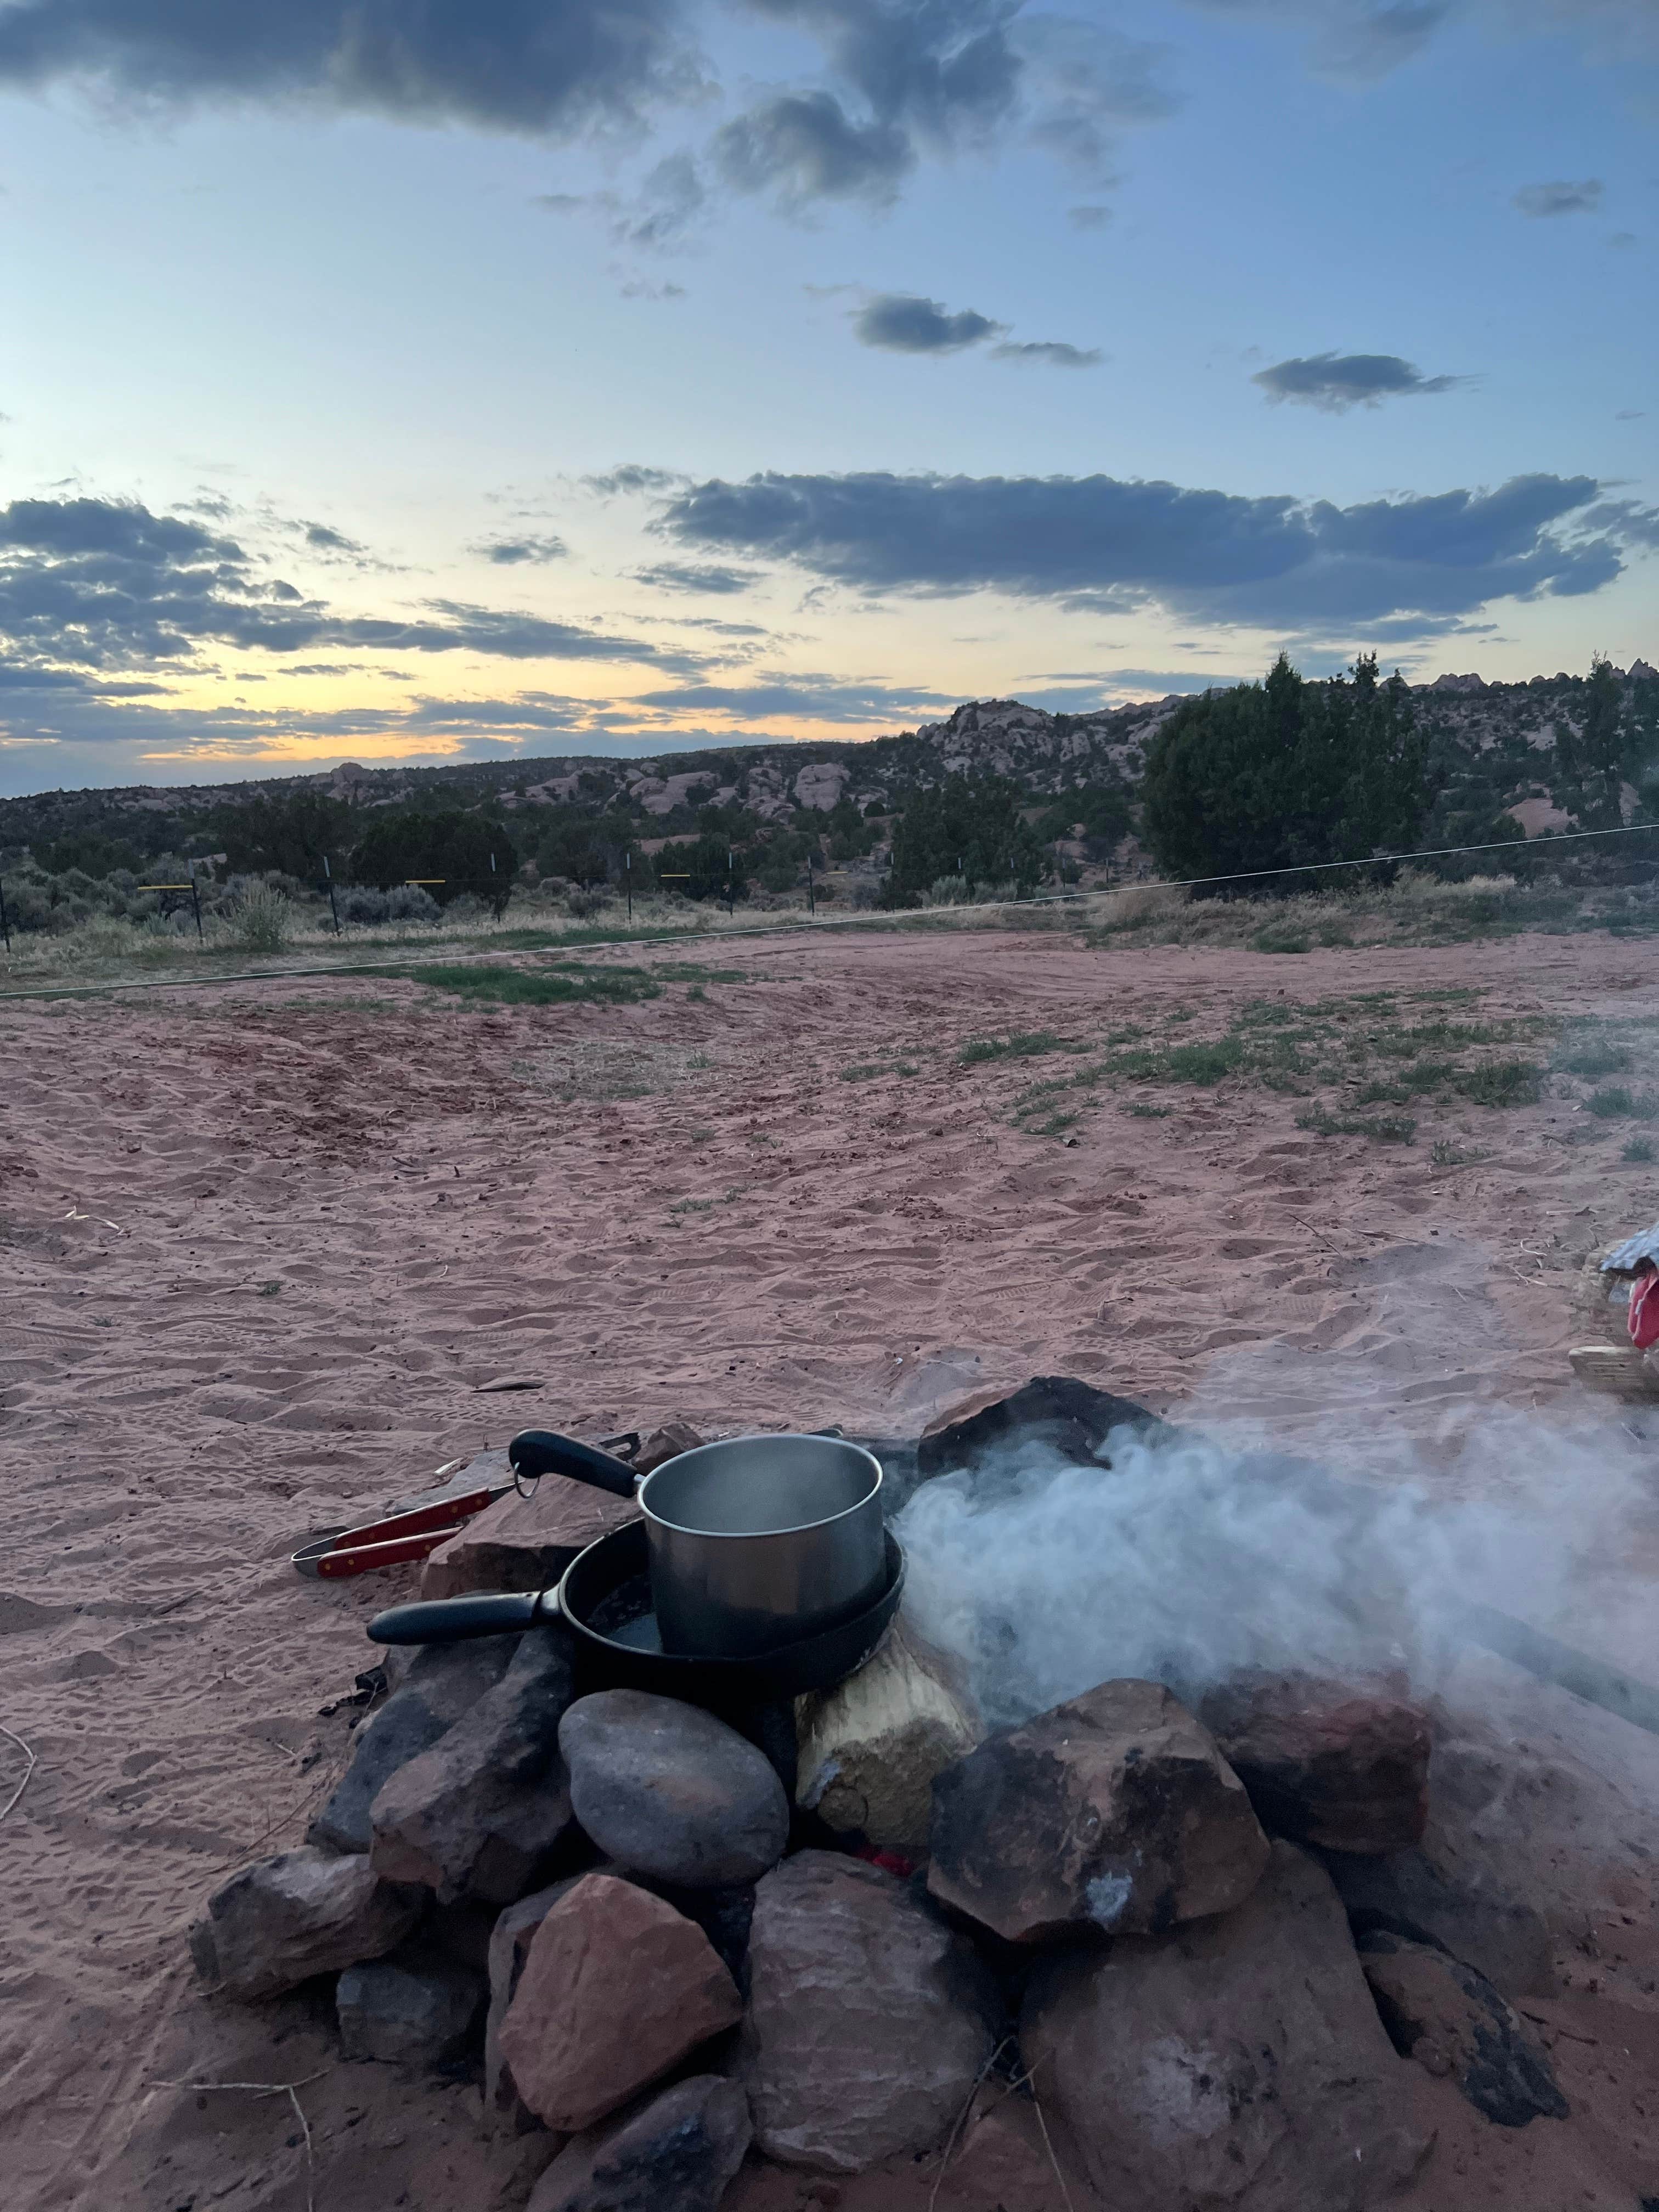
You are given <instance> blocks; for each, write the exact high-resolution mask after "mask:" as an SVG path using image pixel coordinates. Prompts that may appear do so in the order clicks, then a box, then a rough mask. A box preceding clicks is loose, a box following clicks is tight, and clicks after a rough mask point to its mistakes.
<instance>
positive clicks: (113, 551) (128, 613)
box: [0, 498, 700, 671]
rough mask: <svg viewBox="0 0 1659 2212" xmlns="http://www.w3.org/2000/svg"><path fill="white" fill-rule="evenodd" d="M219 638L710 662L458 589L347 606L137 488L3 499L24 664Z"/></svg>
mask: <svg viewBox="0 0 1659 2212" xmlns="http://www.w3.org/2000/svg"><path fill="white" fill-rule="evenodd" d="M208 644H214V645H230V646H235V647H244V648H247V649H252V650H258V651H263V652H268V653H299V652H304V651H307V649H313V648H315V647H319V646H321V647H345V648H348V649H350V648H357V649H360V650H374V651H379V652H386V651H392V652H407V653H457V652H466V653H488V654H490V655H495V656H500V657H501V658H504V659H605V660H652V661H654V662H656V663H657V664H658V665H660V666H671V665H677V660H678V665H686V666H693V667H695V666H696V665H700V664H699V663H698V662H697V661H696V659H695V657H690V656H684V655H681V656H678V657H671V656H670V655H667V654H665V653H662V652H661V651H660V650H659V648H657V647H653V646H651V645H648V644H645V643H642V642H641V641H637V640H635V639H629V638H623V637H612V636H609V635H605V633H603V632H601V631H597V630H590V629H579V628H577V627H575V626H574V625H573V624H571V623H562V622H556V621H551V620H549V619H548V618H546V617H543V616H539V615H532V614H525V613H519V612H511V611H507V612H503V611H500V610H498V609H495V608H492V607H479V606H473V605H469V604H466V603H463V602H458V601H455V600H451V599H434V600H430V601H428V602H427V604H426V605H425V606H424V607H423V608H422V610H421V611H418V612H416V613H414V614H408V615H390V616H378V617H377V616H362V615H342V614H338V613H337V612H336V611H334V610H333V609H332V608H331V607H330V606H329V605H327V604H326V603H325V602H324V601H321V600H318V599H306V598H305V597H304V596H303V595H302V594H301V592H298V591H296V590H295V587H294V586H293V585H292V584H289V583H287V582H284V581H283V580H282V579H280V578H273V577H269V576H267V575H265V574H264V573H263V572H262V571H261V570H260V569H259V568H258V566H257V565H256V563H255V562H254V561H253V559H252V556H250V555H249V554H247V553H246V551H245V550H243V548H242V547H241V546H240V544H237V542H236V541H235V539H234V538H226V537H222V536H218V535H216V534H215V533H214V532H211V531H210V530H208V529H207V528H206V527H205V526H204V525H202V524H201V523H199V522H194V521H187V520H184V519H183V518H182V517H180V516H178V515H156V514H152V513H150V511H149V509H148V508H147V507H143V506H141V505H140V504H139V503H138V502H137V501H121V500H105V499H93V498H79V499H64V500H29V499H21V500H14V501H12V502H11V504H10V505H9V507H4V508H0V652H9V653H10V654H11V655H12V656H13V657H14V658H15V660H16V662H17V663H18V664H20V665H22V666H24V667H34V668H47V667H64V666H67V667H70V668H79V669H84V670H103V671H111V670H122V669H128V668H143V667H165V666H167V665H169V664H172V665H183V664H187V663H189V662H191V660H193V659H194V658H195V656H196V654H197V649H198V648H199V647H202V646H204V645H208Z"/></svg>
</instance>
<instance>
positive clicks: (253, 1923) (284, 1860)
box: [190, 1844, 427, 1997]
mask: <svg viewBox="0 0 1659 2212" xmlns="http://www.w3.org/2000/svg"><path fill="white" fill-rule="evenodd" d="M426 1904H427V1900H426V1898H425V1896H424V1895H423V1893H422V1892H421V1891H420V1890H418V1889H404V1888H399V1887H395V1886H394V1885H393V1884H392V1883H390V1882H386V1881H381V1880H380V1877H379V1876H378V1875H376V1874H375V1872H374V1869H373V1868H372V1867H371V1866H370V1864H369V1863H368V1860H367V1859H365V1858H361V1857H348V1858H337V1857H333V1856H332V1855H331V1853H329V1852H327V1851H319V1850H316V1849H315V1848H313V1846H312V1845H310V1844H303V1845H301V1848H300V1849H299V1850H294V1851H278V1852H277V1853H276V1856H275V1857H273V1858H267V1859H259V1860H257V1861H256V1862H255V1863H254V1864H253V1865H252V1866H246V1867H244V1868H243V1869H241V1871H240V1873H239V1874H234V1875H232V1876H231V1878H230V1880H229V1881H228V1882H226V1883H225V1885H224V1887H222V1888H221V1889H217V1890H216V1891H215V1892H214V1893H213V1895H212V1896H211V1897H210V1899H208V1907H207V1911H206V1912H205V1914H204V1916H203V1917H202V1918H201V1919H200V1920H198V1921H197V1923H196V1925H195V1926H194V1927H193V1928H192V1929H191V1931H190V1952H191V1958H192V1960H194V1961H195V1965H196V1971H197V1973H198V1974H199V1975H200V1976H201V1977H202V1979H203V1980H204V1982H207V1983H209V1984H212V1985H214V1986H216V1987H217V1988H221V1989H223V1990H226V1991H227V1992H228V1994H229V1995H230V1996H235V1997H269V1996H278V1995H279V1994H280V1993H281V1992H282V1991H283V1990H291V1989H295V1988H297V1987H298V1986H299V1984H301V1982H305V1981H309V1980H310V1978H311V1977H312V1976H313V1974H333V1973H337V1972H339V1971H340V1969H341V1968H342V1967H343V1966H355V1965H356V1963H357V1962H358V1960H362V1959H378V1958H380V1957H381V1956H382V1955H383V1954H385V1953H386V1952H387V1951H392V1950H395V1949H396V1948H397V1947H398V1944H399V1943H401V1942H403V1940H404V1936H407V1935H408V1933H409V1931H410V1929H411V1928H413V1927H414V1925H415V1923H416V1921H417V1920H418V1919H419V1918H420V1917H421V1915H422V1912H423V1911H425V1910H426Z"/></svg>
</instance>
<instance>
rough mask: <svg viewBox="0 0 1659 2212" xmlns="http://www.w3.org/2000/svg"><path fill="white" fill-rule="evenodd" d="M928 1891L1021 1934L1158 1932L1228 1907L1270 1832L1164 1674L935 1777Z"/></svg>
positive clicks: (1015, 1936) (1053, 1718)
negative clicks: (1164, 1680) (1161, 1678)
mask: <svg viewBox="0 0 1659 2212" xmlns="http://www.w3.org/2000/svg"><path fill="white" fill-rule="evenodd" d="M932 1848H933V1863H932V1865H931V1866H930V1868H929V1869H928V1874H927V1887H928V1888H929V1890H930V1891H931V1892H932V1893H933V1895H934V1896H935V1897H937V1898H938V1899H939V1900H940V1902H941V1903H943V1904H946V1905H953V1906H954V1907H955V1908H956V1909H957V1911H961V1912H965V1913H967V1914H968V1915H969V1917H971V1918H973V1919H975V1920H977V1921H978V1922H979V1923H981V1926H982V1927H986V1928H989V1929H992V1930H993V1931H994V1933H995V1934H997V1935H999V1936H1003V1937H1004V1938H1005V1939H1006V1940H1007V1941H1008V1942H1015V1943H1031V1942H1043V1941H1047V1940H1049V1939H1052V1938H1054V1937H1056V1936H1064V1935H1065V1934H1066V1933H1067V1932H1068V1931H1080V1930H1086V1929H1103V1930H1104V1931H1106V1932H1107V1933H1108V1934H1110V1935H1149V1934H1156V1933H1158V1932H1161V1931H1162V1930H1163V1929H1166V1928H1172V1927H1174V1926H1175V1925H1176V1923H1179V1922H1181V1921H1184V1920H1196V1919H1201V1918H1203V1917H1206V1916H1207V1915H1209V1914H1212V1913H1217V1912H1227V1911H1231V1910H1232V1909H1233V1908H1234V1907H1235V1906H1236V1905H1241V1904H1243V1900H1244V1899H1246V1898H1247V1897H1248V1896H1249V1893H1250V1892H1251V1891H1252V1890H1253V1889H1254V1888H1255V1885H1256V1883H1257V1881H1259V1880H1260V1879H1261V1874H1262V1870H1263V1869H1264V1868H1265V1867H1266V1865H1267V1838H1266V1836H1264V1835H1263V1833H1262V1832H1261V1824H1260V1822H1259V1821H1258V1820H1257V1819H1256V1817H1255V1813H1254V1812H1253V1811H1252V1810H1251V1807H1250V1801H1249V1797H1248V1796H1246V1795H1245V1791H1244V1786H1243V1783H1241V1782H1240V1780H1239V1779H1238V1777H1237V1775H1236V1774H1235V1773H1234V1772H1233V1771H1232V1769H1231V1766H1229V1765H1228V1764H1227V1762H1226V1760H1225V1759H1223V1757H1222V1756H1221V1753H1219V1751H1218V1750H1217V1748H1216V1746H1215V1743H1214V1741H1213V1740H1212V1737H1211V1735H1209V1732H1208V1731H1207V1730H1206V1729H1205V1728H1204V1727H1202V1725H1201V1724H1200V1723H1199V1722H1198V1721H1197V1720H1195V1719H1194V1717H1193V1715H1192V1714H1191V1713H1189V1712H1188V1710H1187V1708H1186V1707H1185V1706H1184V1705H1182V1704H1181V1703H1180V1702H1179V1700H1178V1699H1176V1698H1175V1697H1174V1696H1173V1695H1172V1694H1171V1693H1170V1692H1169V1691H1168V1690H1166V1689H1165V1688H1164V1686H1163V1685H1162V1683H1159V1682H1142V1681H1136V1680H1126V1681H1121V1682H1103V1683H1102V1684H1101V1685H1100V1686H1099V1687H1098V1688H1097V1689H1093V1690H1091V1691H1089V1692H1087V1693H1086V1694H1085V1696H1083V1697H1081V1698H1074V1699H1073V1700H1072V1701H1071V1703H1070V1704H1069V1705H1056V1706H1055V1707H1054V1711H1052V1712H1048V1713H1041V1714H1039V1715H1038V1716H1037V1717H1036V1719H1035V1720H1032V1721H1027V1722H1026V1723H1024V1725H1023V1726H1021V1727H1019V1728H1015V1729H1005V1730H1004V1731H1003V1732H1002V1733H1001V1734H1000V1735H994V1736H991V1737H989V1738H988V1739H987V1741H985V1742H984V1743H982V1744H981V1745H980V1747H979V1748H978V1749H977V1750H976V1751H974V1752H971V1753H969V1756H968V1757H967V1758H966V1759H960V1760H958V1761H957V1764H956V1765H954V1766H951V1767H947V1768H946V1769H945V1771H944V1773H942V1774H941V1775H940V1776H939V1778H938V1780H937V1781H936V1782H935V1783H934V1784H933V1830H932Z"/></svg>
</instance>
